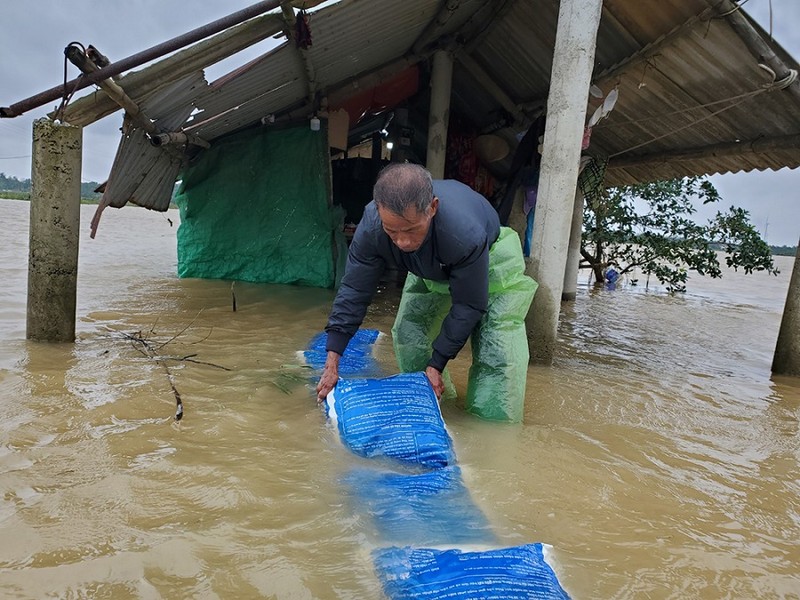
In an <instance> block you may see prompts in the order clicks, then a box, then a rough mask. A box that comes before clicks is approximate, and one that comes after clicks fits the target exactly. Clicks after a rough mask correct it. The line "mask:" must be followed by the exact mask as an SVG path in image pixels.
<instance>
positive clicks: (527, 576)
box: [373, 544, 569, 600]
mask: <svg viewBox="0 0 800 600" xmlns="http://www.w3.org/2000/svg"><path fill="white" fill-rule="evenodd" d="M373 561H374V564H375V569H376V571H377V572H378V576H379V578H380V580H381V583H382V585H383V591H384V592H385V593H386V595H387V596H388V597H389V598H390V599H391V600H425V599H426V598H430V599H433V598H448V600H467V599H470V600H477V599H491V598H502V599H503V600H517V599H519V600H522V599H525V600H528V599H530V598H539V599H542V600H565V599H568V598H569V596H568V595H567V593H566V592H565V591H564V589H563V588H562V587H561V585H560V584H559V583H558V579H557V578H556V575H555V573H554V572H553V569H551V568H550V565H548V564H547V562H546V561H545V558H544V553H543V547H542V545H541V544H526V545H524V546H514V547H511V548H502V549H499V550H486V551H484V552H462V551H460V550H435V549H432V548H410V547H405V548H397V547H392V548H385V549H380V550H375V551H374V552H373Z"/></svg>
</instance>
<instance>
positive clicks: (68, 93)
mask: <svg viewBox="0 0 800 600" xmlns="http://www.w3.org/2000/svg"><path fill="white" fill-rule="evenodd" d="M70 48H80V50H81V52H83V54H84V55H85V54H86V48H85V47H84V45H83V44H81V43H80V42H70V43H69V44H67V47H66V48H64V87H63V91H62V96H61V104H60V105H59V106H58V108H57V109H56V118H55V120H56V121H63V120H64V112H65V111H66V110H67V106H69V103H70V101H71V100H72V97H73V96H74V95H75V92H77V91H78V86H79V84H80V83H81V81H82V80H83V73H81V74H80V75H79V76H78V78H77V79H76V80H75V84H74V85H73V86H72V90H69V89H68V88H67V84H68V80H67V63H68V62H69V59H68V58H67V54H68V53H69V51H70Z"/></svg>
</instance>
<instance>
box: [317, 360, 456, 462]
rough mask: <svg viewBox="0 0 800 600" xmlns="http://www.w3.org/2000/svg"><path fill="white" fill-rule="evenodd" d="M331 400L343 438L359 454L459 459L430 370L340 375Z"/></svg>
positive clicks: (332, 414)
mask: <svg viewBox="0 0 800 600" xmlns="http://www.w3.org/2000/svg"><path fill="white" fill-rule="evenodd" d="M326 402H327V410H328V416H329V417H330V419H331V421H332V422H333V423H334V424H336V426H337V427H338V429H339V434H340V437H341V439H342V442H344V444H345V445H346V446H347V447H348V448H350V450H352V451H353V452H355V453H356V454H358V455H360V456H365V457H367V458H373V457H381V456H382V457H387V458H392V459H395V460H399V461H401V462H403V463H406V464H413V465H420V466H423V467H429V468H441V467H445V466H447V465H449V464H451V463H453V462H454V456H453V442H452V440H451V439H450V436H449V434H448V433H447V430H446V429H445V426H444V420H443V419H442V413H441V411H440V410H439V402H438V400H437V399H436V394H434V393H433V388H432V387H431V385H430V382H429V381H428V378H427V377H426V376H425V373H403V374H402V375H395V376H393V377H386V378H384V379H340V380H339V383H338V384H337V385H336V387H335V388H334V390H333V391H332V392H331V393H330V394H328V398H327V401H326Z"/></svg>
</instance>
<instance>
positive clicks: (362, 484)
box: [344, 467, 497, 546]
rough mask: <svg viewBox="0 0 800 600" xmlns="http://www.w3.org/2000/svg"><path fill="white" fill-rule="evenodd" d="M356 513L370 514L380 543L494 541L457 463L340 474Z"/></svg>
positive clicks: (426, 544)
mask: <svg viewBox="0 0 800 600" xmlns="http://www.w3.org/2000/svg"><path fill="white" fill-rule="evenodd" d="M344 483H345V484H346V488H347V490H348V495H349V496H350V498H351V501H352V502H353V504H354V507H355V510H356V511H357V512H358V513H360V514H365V515H367V516H369V517H371V520H372V522H373V526H374V528H375V533H376V534H377V536H378V538H379V540H380V543H383V544H390V545H406V544H413V545H415V546H442V545H449V546H453V545H457V546H467V545H476V544H480V545H481V546H486V545H495V544H497V538H496V536H495V534H494V532H493V531H492V527H491V524H490V523H489V520H488V519H487V518H486V515H484V514H483V511H481V509H480V508H479V507H478V506H477V505H476V504H475V502H474V501H473V500H472V498H471V496H470V493H469V490H467V488H466V486H465V485H464V482H463V481H462V479H461V469H460V468H459V467H446V468H444V469H434V470H431V471H424V472H422V473H407V472H406V473H398V472H394V471H385V470H378V469H371V468H366V467H359V468H357V469H353V470H352V471H351V472H350V473H348V474H347V476H346V477H345V478H344Z"/></svg>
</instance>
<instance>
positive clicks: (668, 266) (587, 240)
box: [581, 177, 777, 292]
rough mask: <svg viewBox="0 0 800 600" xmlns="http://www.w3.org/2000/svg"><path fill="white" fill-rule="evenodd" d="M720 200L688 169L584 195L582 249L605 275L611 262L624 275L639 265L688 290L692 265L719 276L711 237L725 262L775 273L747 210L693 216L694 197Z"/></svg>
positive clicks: (599, 278)
mask: <svg viewBox="0 0 800 600" xmlns="http://www.w3.org/2000/svg"><path fill="white" fill-rule="evenodd" d="M698 200H700V201H702V202H703V204H708V203H711V202H719V200H720V196H719V193H718V192H717V190H716V189H715V188H714V186H713V185H712V184H711V182H710V181H708V180H707V179H705V178H700V177H690V178H685V179H674V180H670V181H659V182H655V183H647V184H640V185H632V186H624V187H619V188H611V189H608V190H606V192H605V194H604V195H603V196H602V197H600V198H599V199H598V200H597V201H595V202H592V203H587V207H586V210H585V212H584V235H583V240H582V244H581V255H582V256H583V258H584V261H585V264H586V266H588V267H590V268H592V269H593V270H594V272H595V276H596V279H597V281H603V279H604V272H605V269H606V267H607V266H608V265H615V266H616V267H617V268H618V271H619V272H620V274H621V275H624V274H626V273H629V272H631V271H633V270H634V269H638V270H639V271H641V272H642V273H644V274H645V275H653V276H655V277H656V278H657V279H658V280H659V281H660V282H661V283H662V284H663V285H665V286H666V288H667V289H668V290H669V291H670V292H683V291H686V282H687V280H688V276H689V272H691V271H694V272H695V273H697V274H699V275H708V276H710V277H722V270H721V269H720V265H719V260H718V255H717V252H716V251H715V250H714V244H715V243H716V244H721V246H722V248H723V251H724V252H725V253H726V257H725V260H726V263H727V265H728V267H731V268H733V269H737V270H738V269H739V268H742V269H743V270H744V271H745V273H752V272H753V271H767V272H769V273H773V274H777V271H776V270H775V268H774V265H773V262H772V253H771V251H770V248H769V246H768V245H767V244H766V242H764V240H763V239H761V236H760V235H759V233H758V231H756V229H755V228H754V227H753V225H752V224H751V223H750V220H749V214H748V213H747V211H745V210H743V209H741V208H735V207H731V208H730V210H728V211H727V212H725V213H722V212H717V214H716V216H715V217H714V218H713V219H711V220H709V221H708V223H706V224H705V225H703V224H700V223H697V222H695V221H694V219H693V218H692V216H693V215H694V214H695V213H696V212H697V209H696V208H695V203H696V202H697V201H698Z"/></svg>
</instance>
